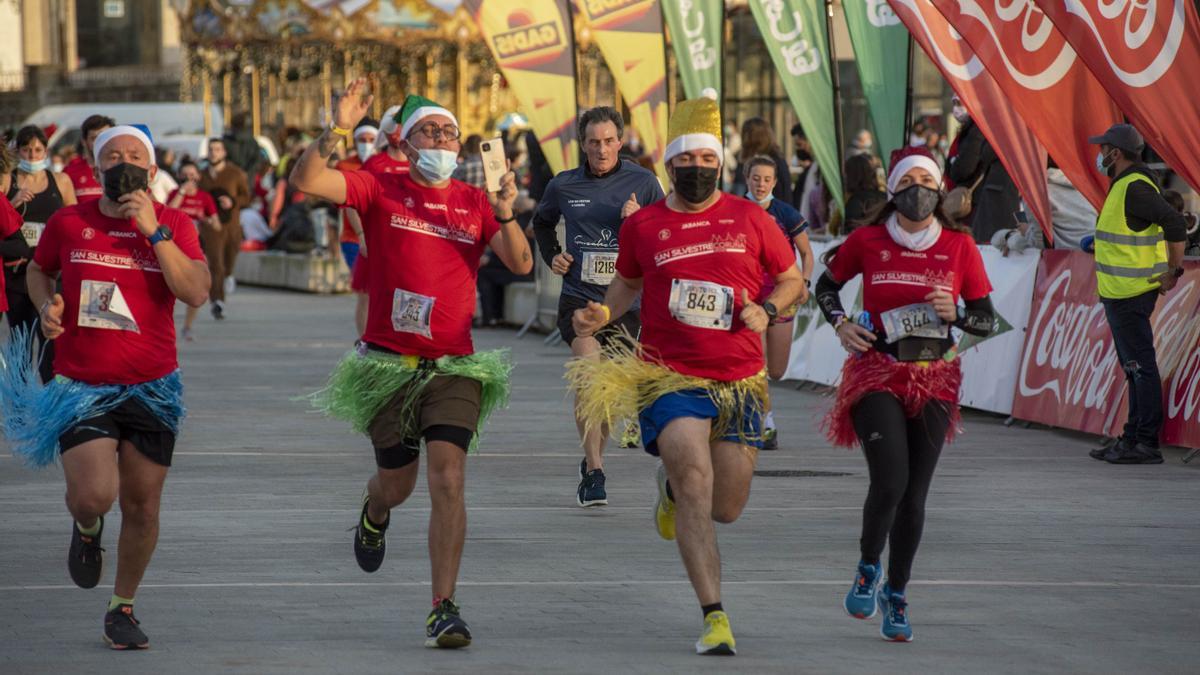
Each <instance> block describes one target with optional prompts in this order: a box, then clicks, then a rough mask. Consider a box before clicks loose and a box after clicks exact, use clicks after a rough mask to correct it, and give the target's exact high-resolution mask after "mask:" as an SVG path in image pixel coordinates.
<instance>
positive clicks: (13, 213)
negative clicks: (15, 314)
mask: <svg viewBox="0 0 1200 675" xmlns="http://www.w3.org/2000/svg"><path fill="white" fill-rule="evenodd" d="M24 224H25V219H24V218H22V217H21V214H19V213H17V210H16V209H15V208H13V205H12V203H11V202H9V201H8V197H6V196H4V194H2V193H0V239H8V238H9V237H11V236H12V235H13V234H15V233H16V232H17V231H18V230H20V229H21V226H22V225H24ZM7 311H8V295H7V294H5V292H4V274H2V273H0V312H7Z"/></svg>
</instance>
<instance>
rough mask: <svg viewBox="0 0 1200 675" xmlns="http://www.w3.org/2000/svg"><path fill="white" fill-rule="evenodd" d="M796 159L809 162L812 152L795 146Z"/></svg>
mask: <svg viewBox="0 0 1200 675" xmlns="http://www.w3.org/2000/svg"><path fill="white" fill-rule="evenodd" d="M796 159H798V160H799V161H801V162H811V161H812V159H813V156H812V153H811V152H809V151H807V150H804V149H801V148H796Z"/></svg>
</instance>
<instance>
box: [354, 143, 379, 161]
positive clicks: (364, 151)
mask: <svg viewBox="0 0 1200 675" xmlns="http://www.w3.org/2000/svg"><path fill="white" fill-rule="evenodd" d="M354 147H355V148H356V149H357V150H358V159H359V161H362V162H365V161H367V160H368V159H370V157H371V155H373V154H375V144H374V143H355V144H354Z"/></svg>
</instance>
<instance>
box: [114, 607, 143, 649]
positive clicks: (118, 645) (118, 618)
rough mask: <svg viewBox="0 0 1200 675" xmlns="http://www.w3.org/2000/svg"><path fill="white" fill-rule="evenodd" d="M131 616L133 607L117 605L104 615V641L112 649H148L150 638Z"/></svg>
mask: <svg viewBox="0 0 1200 675" xmlns="http://www.w3.org/2000/svg"><path fill="white" fill-rule="evenodd" d="M140 623H141V622H139V621H138V620H137V619H136V618H135V617H134V616H133V605H117V606H116V608H114V609H112V610H109V612H108V614H105V615H104V641H105V642H107V643H108V646H109V647H112V648H113V649H149V648H150V638H148V637H146V634H145V633H143V632H142V629H141V628H140V627H139V624H140Z"/></svg>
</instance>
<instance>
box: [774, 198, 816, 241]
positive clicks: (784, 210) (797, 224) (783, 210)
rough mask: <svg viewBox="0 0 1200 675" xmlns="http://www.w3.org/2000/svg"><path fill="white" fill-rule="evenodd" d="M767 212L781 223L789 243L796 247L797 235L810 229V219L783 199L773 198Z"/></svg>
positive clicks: (780, 227) (780, 226)
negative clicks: (806, 218)
mask: <svg viewBox="0 0 1200 675" xmlns="http://www.w3.org/2000/svg"><path fill="white" fill-rule="evenodd" d="M767 213H769V214H771V217H772V218H774V219H775V222H776V223H778V224H779V229H781V230H783V236H785V237H787V240H788V243H789V244H791V245H792V246H793V247H795V245H796V242H795V239H796V237H798V236H800V233H802V232H804V231H805V230H807V229H808V221H807V220H805V219H804V216H802V215H800V212H799V211H797V210H796V209H794V208H792V205H791V204H788V203H787V202H785V201H783V200H782V199H772V200H771V204H770V206H768V207H767Z"/></svg>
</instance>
